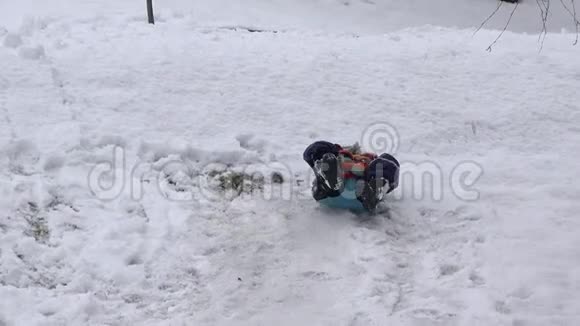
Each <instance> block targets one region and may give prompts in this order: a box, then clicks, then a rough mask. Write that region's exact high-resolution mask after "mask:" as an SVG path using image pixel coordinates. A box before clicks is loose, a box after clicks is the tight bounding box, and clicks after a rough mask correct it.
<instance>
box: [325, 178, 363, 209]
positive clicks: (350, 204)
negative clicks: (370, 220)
mask: <svg viewBox="0 0 580 326" xmlns="http://www.w3.org/2000/svg"><path fill="white" fill-rule="evenodd" d="M344 181H345V182H344V190H343V192H342V193H341V194H340V196H337V197H327V198H324V199H321V200H319V201H318V202H319V203H320V204H322V205H324V206H327V207H331V208H340V209H348V210H351V211H355V212H366V211H367V210H366V209H365V208H364V207H363V205H362V203H361V202H360V201H359V200H358V199H356V180H355V179H346V180H344Z"/></svg>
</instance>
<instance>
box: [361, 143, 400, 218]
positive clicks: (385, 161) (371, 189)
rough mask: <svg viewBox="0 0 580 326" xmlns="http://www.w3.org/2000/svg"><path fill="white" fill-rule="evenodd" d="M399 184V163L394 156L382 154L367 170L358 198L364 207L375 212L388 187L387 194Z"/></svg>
mask: <svg viewBox="0 0 580 326" xmlns="http://www.w3.org/2000/svg"><path fill="white" fill-rule="evenodd" d="M398 183H399V162H398V161H397V159H395V158H394V157H393V156H392V155H389V154H382V155H381V156H379V157H377V158H376V159H374V160H373V161H372V162H371V163H370V164H369V166H368V167H367V168H366V170H365V176H364V185H363V187H362V188H361V190H360V191H359V194H358V196H357V198H358V200H359V201H360V202H361V203H362V204H363V206H364V207H365V208H366V209H367V210H369V211H371V212H372V211H374V210H375V208H376V207H377V205H378V203H379V202H380V201H381V199H382V197H383V194H384V190H383V189H384V187H385V185H388V188H387V191H386V192H387V193H389V192H391V191H393V190H394V189H395V188H397V186H398Z"/></svg>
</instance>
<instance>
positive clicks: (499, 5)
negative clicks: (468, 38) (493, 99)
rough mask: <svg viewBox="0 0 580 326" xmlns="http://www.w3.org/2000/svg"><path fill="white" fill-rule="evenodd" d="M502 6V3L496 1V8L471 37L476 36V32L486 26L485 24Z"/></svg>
mask: <svg viewBox="0 0 580 326" xmlns="http://www.w3.org/2000/svg"><path fill="white" fill-rule="evenodd" d="M502 4H503V1H501V0H500V1H498V2H497V8H495V10H494V11H493V12H492V13H491V15H489V17H487V18H486V19H485V20H484V21H483V23H481V25H480V26H479V27H478V28H477V29H476V30H475V32H474V33H473V35H475V34H477V32H479V31H480V30H481V29H482V28H483V26H485V24H487V22H488V21H489V20H490V19H491V18H492V17H493V16H495V14H496V13H497V12H498V11H499V9H500V8H501V5H502Z"/></svg>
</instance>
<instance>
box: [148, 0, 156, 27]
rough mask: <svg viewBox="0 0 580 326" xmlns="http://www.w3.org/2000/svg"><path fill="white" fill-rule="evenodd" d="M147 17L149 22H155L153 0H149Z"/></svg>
mask: <svg viewBox="0 0 580 326" xmlns="http://www.w3.org/2000/svg"><path fill="white" fill-rule="evenodd" d="M147 18H148V20H149V24H155V17H154V16H153V0H147Z"/></svg>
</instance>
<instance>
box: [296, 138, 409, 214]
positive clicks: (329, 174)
mask: <svg viewBox="0 0 580 326" xmlns="http://www.w3.org/2000/svg"><path fill="white" fill-rule="evenodd" d="M359 152H360V149H359V148H358V147H357V145H355V146H353V147H352V148H348V149H347V148H343V147H342V146H340V145H338V144H333V143H329V142H327V141H317V142H315V143H313V144H311V145H310V146H308V147H307V148H306V150H305V151H304V160H305V161H306V163H308V165H310V167H311V168H312V170H313V171H314V174H315V175H316V180H315V181H314V183H313V186H312V196H313V197H314V199H315V200H316V201H323V202H324V201H330V200H333V202H337V203H340V202H343V203H345V202H347V201H348V200H351V201H352V200H353V199H355V198H356V199H357V200H358V202H360V204H362V207H363V208H365V209H366V210H368V211H374V209H375V208H376V207H377V204H378V203H379V201H381V199H382V197H383V194H384V193H385V192H384V190H385V188H386V193H389V192H391V191H393V190H394V189H395V188H397V186H398V183H399V167H400V165H399V162H398V161H397V160H396V159H395V158H394V157H393V156H392V155H390V154H386V153H385V154H381V155H380V156H377V155H376V154H373V153H359ZM346 188H349V191H348V192H347V191H345V189H346ZM331 206H343V207H348V205H346V206H345V205H341V204H338V205H335V204H331Z"/></svg>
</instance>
